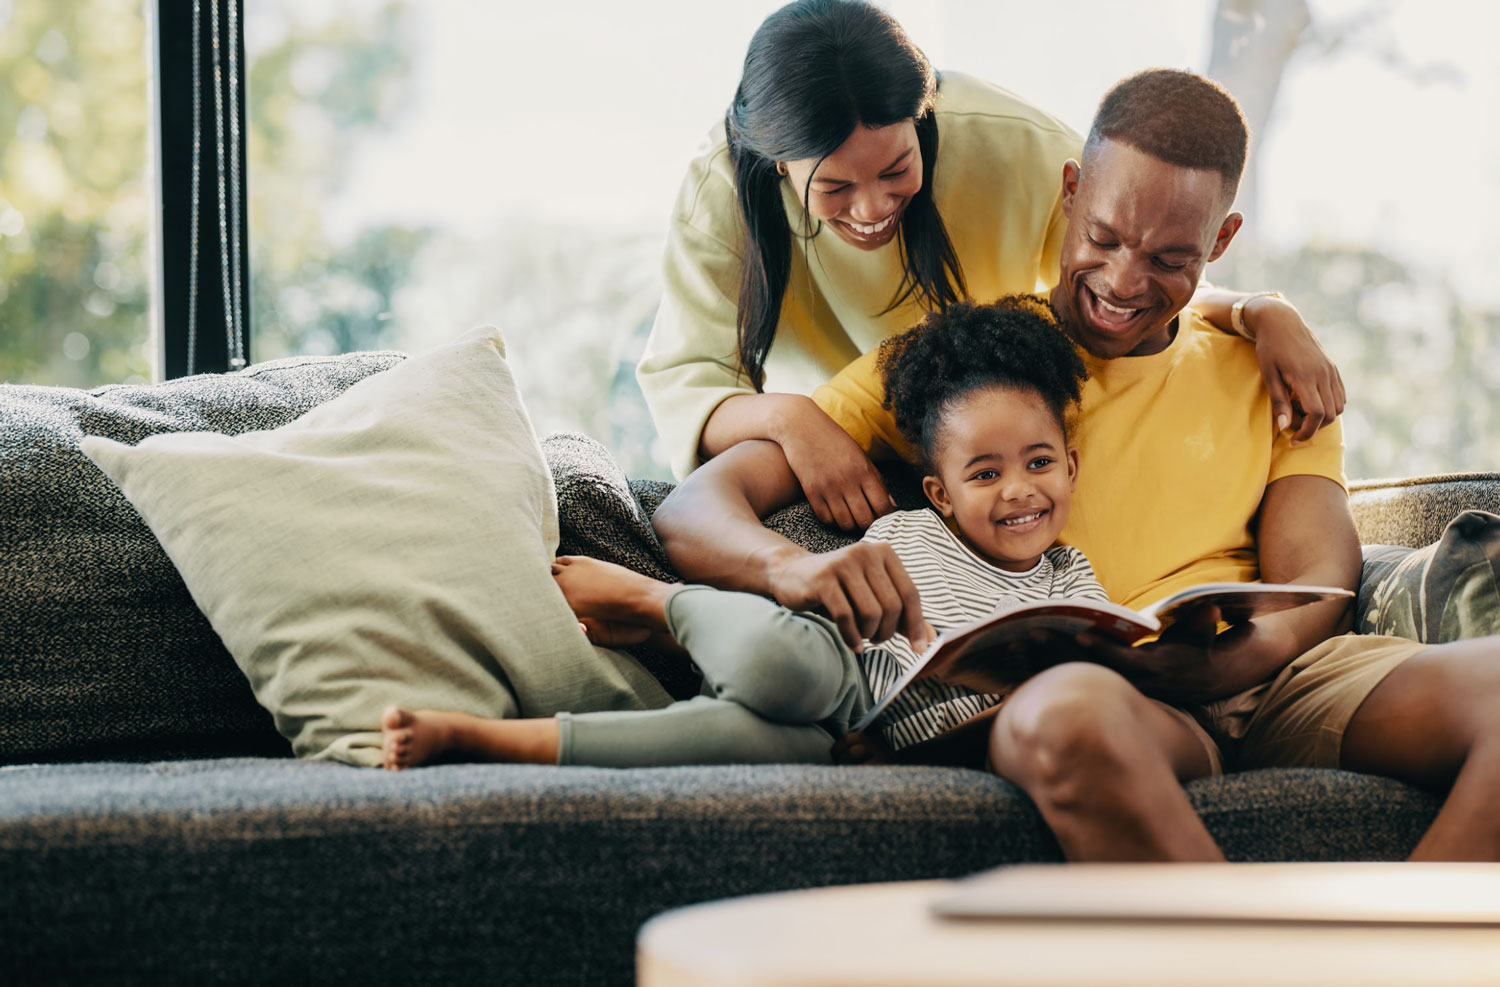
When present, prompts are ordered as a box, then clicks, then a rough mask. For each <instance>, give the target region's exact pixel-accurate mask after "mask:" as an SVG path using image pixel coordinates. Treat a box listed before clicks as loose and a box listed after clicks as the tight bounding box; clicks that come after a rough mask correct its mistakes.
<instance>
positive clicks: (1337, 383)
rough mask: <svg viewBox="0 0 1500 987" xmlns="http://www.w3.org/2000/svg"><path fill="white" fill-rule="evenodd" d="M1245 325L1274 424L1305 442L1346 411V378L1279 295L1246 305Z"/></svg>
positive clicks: (1299, 315)
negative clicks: (1253, 344)
mask: <svg viewBox="0 0 1500 987" xmlns="http://www.w3.org/2000/svg"><path fill="white" fill-rule="evenodd" d="M1243 314H1244V318H1245V325H1246V327H1247V328H1249V330H1250V332H1251V334H1252V336H1253V338H1254V341H1255V358H1256V360H1257V361H1259V363H1260V373H1261V376H1262V377H1263V378H1265V382H1266V391H1267V392H1268V393H1269V394H1270V395H1271V408H1272V412H1273V414H1274V415H1275V418H1276V426H1277V428H1278V429H1280V430H1281V431H1287V430H1288V429H1291V430H1292V444H1293V445H1296V444H1297V443H1299V442H1306V441H1307V440H1308V439H1310V438H1312V437H1313V435H1314V434H1315V433H1316V432H1317V431H1318V429H1320V428H1322V427H1323V426H1324V425H1327V424H1328V423H1330V422H1332V421H1333V420H1334V419H1335V418H1337V417H1338V416H1339V415H1341V414H1343V411H1344V380H1343V378H1342V377H1340V376H1339V368H1338V367H1336V366H1334V364H1333V361H1332V360H1330V359H1329V358H1328V354H1327V353H1326V352H1325V351H1324V350H1323V346H1322V344H1321V343H1319V342H1318V338H1317V337H1316V336H1314V335H1313V333H1312V330H1311V329H1309V328H1308V327H1307V323H1305V322H1303V321H1302V315H1301V313H1299V312H1298V311H1297V309H1296V308H1295V307H1293V306H1292V304H1291V303H1290V302H1288V301H1286V300H1285V299H1283V298H1278V297H1275V296H1272V295H1258V296H1256V297H1253V298H1251V299H1250V300H1249V301H1247V302H1246V303H1245V306H1244V309H1243Z"/></svg>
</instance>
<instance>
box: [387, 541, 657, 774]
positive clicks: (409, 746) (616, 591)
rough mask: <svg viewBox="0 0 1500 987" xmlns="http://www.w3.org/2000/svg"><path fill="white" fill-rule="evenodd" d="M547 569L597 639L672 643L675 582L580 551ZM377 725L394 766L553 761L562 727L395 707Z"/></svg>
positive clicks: (543, 720)
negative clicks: (669, 606)
mask: <svg viewBox="0 0 1500 987" xmlns="http://www.w3.org/2000/svg"><path fill="white" fill-rule="evenodd" d="M552 575H553V578H555V579H556V580H557V585H558V587H559V588H560V589H561V590H562V591H563V596H564V597H565V598H566V599H567V601H568V606H569V607H571V608H572V610H573V613H574V614H576V615H577V616H578V619H579V622H580V623H582V624H583V625H584V628H585V630H586V631H587V632H588V634H589V639H590V640H592V641H593V642H594V643H595V644H601V645H606V646H611V645H621V644H634V643H639V642H641V641H645V640H647V639H648V638H649V639H651V640H652V642H653V643H655V644H657V645H658V646H666V645H670V646H675V642H673V641H672V638H671V635H670V633H669V632H668V630H667V615H666V602H667V597H668V596H669V595H671V592H672V590H673V589H674V588H675V587H674V584H672V583H663V582H660V581H658V580H655V579H652V578H650V577H649V576H642V575H641V574H640V573H637V572H632V571H631V570H629V569H626V568H624V567H623V566H618V565H615V564H614V563H612V562H604V561H602V560H600V559H591V558H587V557H585V556H568V555H565V556H560V557H559V558H557V559H555V560H554V561H553V563H552ZM637 632H638V633H637ZM380 726H381V733H382V735H383V736H382V738H381V749H382V752H383V754H384V762H385V766H386V767H387V768H389V769H390V770H392V771H399V770H401V769H403V768H412V767H416V766H418V765H421V764H427V763H428V762H430V761H433V760H436V759H438V758H452V759H457V760H467V761H508V762H515V763H522V764H556V763H557V750H558V743H559V739H558V738H559V729H558V725H557V720H556V719H554V718H553V717H550V716H548V717H538V718H535V719H510V720H503V719H489V718H486V717H480V716H474V715H472V714H469V713H459V712H452V711H447V710H433V709H418V710H411V709H406V708H405V707H402V706H395V705H392V706H388V707H386V710H385V713H384V714H383V715H382V716H381V723H380Z"/></svg>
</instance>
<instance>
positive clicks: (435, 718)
mask: <svg viewBox="0 0 1500 987" xmlns="http://www.w3.org/2000/svg"><path fill="white" fill-rule="evenodd" d="M380 729H381V735H382V736H381V743H380V746H381V752H382V754H383V755H384V762H385V766H386V767H387V768H388V769H389V770H391V771H400V770H402V769H403V768H414V767H417V766H418V765H421V764H428V763H430V762H431V761H434V760H436V759H438V758H443V757H446V758H448V759H451V760H460V761H512V762H518V763H523V764H556V763H557V746H558V729H557V721H556V720H555V719H553V718H552V717H545V718H539V719H530V720H492V719H485V718H484V717H480V716H473V715H471V714H469V713H456V712H448V711H444V710H436V709H417V710H410V709H407V708H405V707H404V706H387V707H386V708H385V712H384V713H383V714H382V715H381V717H380Z"/></svg>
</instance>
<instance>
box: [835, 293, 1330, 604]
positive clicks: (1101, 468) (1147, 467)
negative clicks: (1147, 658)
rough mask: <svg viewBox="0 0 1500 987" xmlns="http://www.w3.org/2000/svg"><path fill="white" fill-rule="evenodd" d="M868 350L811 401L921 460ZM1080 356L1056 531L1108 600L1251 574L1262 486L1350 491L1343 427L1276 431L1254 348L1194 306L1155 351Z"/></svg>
mask: <svg viewBox="0 0 1500 987" xmlns="http://www.w3.org/2000/svg"><path fill="white" fill-rule="evenodd" d="M875 356H876V354H874V353H871V354H868V355H867V356H865V357H862V358H860V359H859V360H857V361H855V362H854V363H852V364H850V365H849V366H848V367H846V368H845V369H844V371H843V372H841V373H840V374H839V375H838V376H837V377H835V378H834V379H833V380H832V381H831V382H830V383H829V384H827V385H826V386H824V387H820V388H818V390H817V391H816V392H814V394H813V400H814V401H816V402H817V403H818V405H819V407H821V408H822V409H823V410H824V411H826V412H828V414H829V415H830V416H831V417H832V418H833V419H834V420H835V421H837V422H838V423H839V424H840V425H842V426H843V427H844V429H845V430H846V431H847V432H848V433H849V434H850V435H852V436H853V437H854V439H855V440H856V441H857V442H859V444H860V445H861V446H862V447H863V448H864V449H865V450H866V451H867V452H869V453H870V454H871V456H873V457H875V458H881V457H882V456H884V457H887V458H889V457H892V456H893V455H896V456H901V457H903V458H905V459H907V460H908V461H909V462H913V463H915V462H918V461H919V460H920V458H921V457H920V455H919V454H918V453H917V452H916V451H915V450H913V449H912V448H911V447H910V446H909V445H908V444H907V443H906V442H904V441H903V440H902V439H901V437H900V433H899V432H897V430H896V425H895V420H894V419H893V418H892V416H891V413H890V412H889V411H886V410H885V409H884V408H882V407H881V406H880V400H881V393H882V388H881V384H880V379H879V375H878V372H877V370H876V366H875V363H876V361H875ZM1084 362H1085V363H1086V364H1087V365H1088V370H1089V379H1088V380H1087V381H1085V382H1084V385H1083V394H1082V399H1081V400H1080V402H1079V409H1078V421H1077V425H1076V428H1075V431H1074V434H1073V436H1072V440H1073V443H1074V445H1076V446H1077V447H1078V486H1077V489H1076V490H1075V491H1074V494H1073V502H1072V508H1071V510H1070V512H1069V515H1068V523H1067V525H1066V526H1065V527H1064V528H1063V533H1062V537H1061V539H1060V541H1061V542H1062V543H1063V544H1066V545H1072V546H1074V547H1076V548H1078V549H1079V550H1080V551H1082V552H1083V554H1084V555H1086V556H1088V558H1089V561H1090V562H1092V563H1093V566H1094V571H1095V572H1096V573H1097V574H1098V576H1099V582H1100V583H1101V584H1102V585H1103V586H1104V590H1105V592H1107V593H1108V594H1109V598H1110V599H1111V600H1114V601H1115V602H1116V603H1121V604H1124V605H1125V606H1127V607H1135V608H1139V607H1144V606H1146V605H1148V604H1150V603H1153V602H1155V601H1156V600H1159V599H1161V598H1162V597H1164V596H1167V595H1169V594H1171V593H1174V592H1176V591H1177V590H1180V589H1185V588H1187V587H1189V586H1194V585H1196V584H1198V583H1206V582H1252V581H1254V580H1256V579H1259V578H1260V566H1259V562H1258V557H1257V554H1256V548H1255V536H1254V533H1253V532H1252V530H1251V523H1252V521H1253V520H1254V518H1255V515H1256V512H1257V511H1258V510H1259V509H1260V502H1261V498H1262V497H1263V496H1264V495H1265V491H1266V487H1268V486H1270V485H1271V483H1272V481H1274V480H1278V479H1280V478H1281V477H1283V476H1294V475H1306V474H1310V475H1313V476H1326V477H1328V478H1329V479H1331V480H1333V481H1334V482H1336V483H1338V484H1339V485H1340V486H1342V487H1346V488H1347V485H1346V483H1345V480H1344V438H1343V429H1342V427H1341V424H1340V423H1339V422H1334V423H1333V424H1332V425H1329V426H1328V427H1326V428H1324V429H1322V430H1321V431H1320V432H1318V433H1317V435H1316V436H1314V437H1313V438H1312V439H1310V440H1309V441H1307V442H1305V443H1303V444H1302V445H1299V446H1297V447H1295V448H1293V447H1292V445H1291V443H1290V441H1289V440H1288V438H1287V436H1286V435H1284V434H1278V433H1277V431H1276V425H1275V422H1274V421H1273V419H1272V412H1271V398H1270V396H1269V395H1268V394H1267V393H1266V389H1265V386H1264V385H1263V383H1262V381H1261V375H1260V367H1259V365H1258V364H1257V363H1256V360H1255V347H1254V346H1252V345H1251V344H1249V343H1247V342H1245V341H1244V340H1242V339H1240V338H1238V337H1235V336H1229V335H1226V334H1224V333H1221V332H1219V331H1218V330H1216V329H1214V328H1213V327H1212V326H1211V325H1209V324H1208V323H1206V322H1204V321H1203V320H1202V319H1201V318H1200V317H1199V316H1198V315H1197V314H1196V313H1194V312H1193V311H1192V310H1191V309H1185V310H1183V312H1182V314H1181V315H1180V316H1179V317H1178V330H1177V334H1176V336H1175V337H1174V338H1173V340H1172V342H1171V344H1170V345H1169V346H1167V348H1166V349H1164V350H1162V351H1161V352H1160V353H1154V354H1152V355H1150V356H1127V357H1120V358H1118V359H1114V360H1101V359H1098V358H1097V357H1094V356H1091V355H1089V354H1087V353H1085V354H1084Z"/></svg>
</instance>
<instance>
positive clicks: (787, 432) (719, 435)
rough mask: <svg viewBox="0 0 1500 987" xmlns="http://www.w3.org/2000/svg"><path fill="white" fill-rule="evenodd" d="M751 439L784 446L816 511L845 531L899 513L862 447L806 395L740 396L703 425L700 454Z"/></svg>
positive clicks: (724, 403) (728, 400)
mask: <svg viewBox="0 0 1500 987" xmlns="http://www.w3.org/2000/svg"><path fill="white" fill-rule="evenodd" d="M749 439H769V440H770V441H772V442H775V443H776V444H777V445H779V446H781V452H782V455H784V456H785V457H786V461H787V465H788V466H790V467H791V469H792V474H793V475H794V476H795V477H796V478H797V482H798V483H799V484H800V485H801V487H802V493H803V496H805V497H806V498H807V501H808V503H809V504H811V505H812V509H813V513H814V514H816V515H817V516H818V520H819V521H822V522H823V523H824V524H836V525H838V526H839V527H840V528H843V529H844V530H845V531H853V530H855V529H857V528H868V527H869V526H870V525H871V524H872V523H873V522H874V520H875V519H876V518H877V517H879V516H880V515H882V514H887V513H889V512H890V511H892V510H894V509H895V506H896V505H895V503H894V502H893V501H892V500H891V495H890V494H889V493H887V492H886V489H885V482H884V481H883V480H881V478H880V473H879V472H877V471H876V469H875V465H874V464H873V463H871V462H870V457H869V456H866V455H865V452H864V450H863V449H861V448H860V447H859V443H858V442H855V441H854V440H853V439H851V438H850V437H849V433H848V432H845V431H844V430H843V429H842V428H841V427H839V424H838V422H836V421H834V420H833V419H832V418H829V417H828V414H827V413H826V412H825V411H823V409H822V408H819V407H818V405H817V403H816V402H815V401H813V399H812V398H809V397H806V396H805V395H802V394H781V393H768V394H735V395H732V396H731V397H728V398H725V399H724V401H722V402H721V403H720V404H719V406H718V407H717V408H715V409H714V412H713V414H711V415H709V416H708V421H707V422H705V423H704V425H703V436H702V439H701V440H700V444H699V450H698V451H699V453H700V454H701V455H702V456H703V458H704V459H710V458H712V457H714V456H717V455H719V454H720V453H722V452H725V451H726V450H728V449H730V448H731V447H733V446H735V445H737V444H739V443H741V442H744V441H746V440H749Z"/></svg>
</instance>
